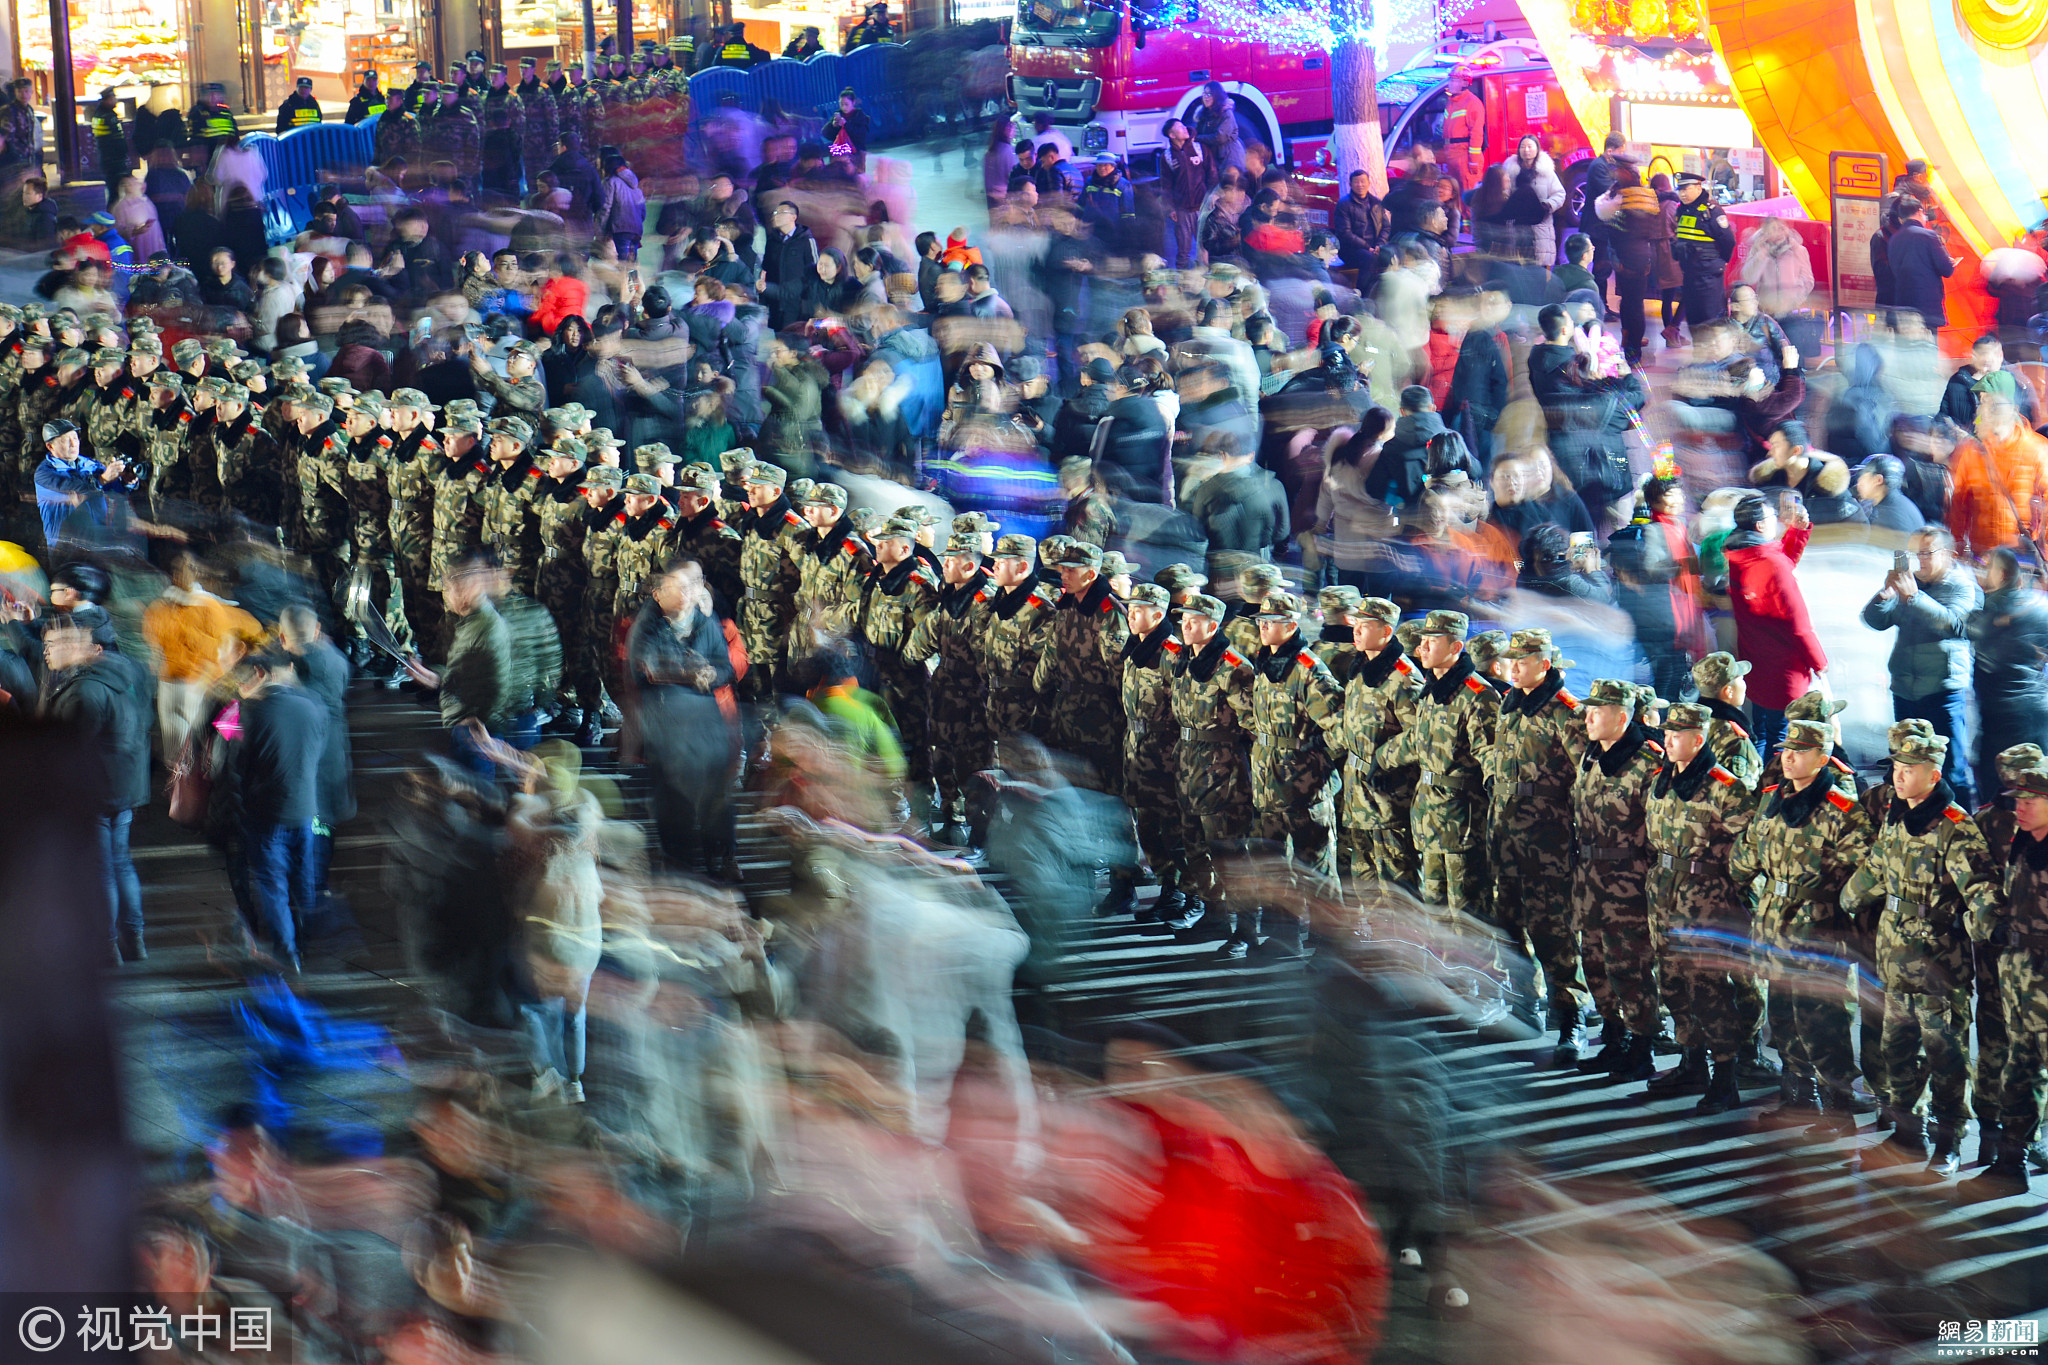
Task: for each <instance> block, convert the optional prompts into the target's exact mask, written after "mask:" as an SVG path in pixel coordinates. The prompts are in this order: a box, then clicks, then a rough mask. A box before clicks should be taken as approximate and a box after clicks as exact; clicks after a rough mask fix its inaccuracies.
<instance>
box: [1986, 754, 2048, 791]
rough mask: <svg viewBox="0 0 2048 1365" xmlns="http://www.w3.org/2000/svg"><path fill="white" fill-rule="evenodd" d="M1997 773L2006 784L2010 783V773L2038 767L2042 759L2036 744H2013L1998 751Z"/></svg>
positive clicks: (2009, 784)
mask: <svg viewBox="0 0 2048 1365" xmlns="http://www.w3.org/2000/svg"><path fill="white" fill-rule="evenodd" d="M1997 761H1998V775H1999V777H2000V778H2002V779H2003V780H2004V782H2005V784H2006V785H2007V786H2011V785H2012V775H2013V774H2014V773H2016V772H2018V771H2019V770H2020V769H2022V768H2037V767H2040V766H2041V764H2042V763H2043V762H2044V761H2048V760H2044V759H2043V757H2042V754H2041V746H2040V745H2038V744H2015V745H2013V746H2012V747H2011V748H2010V749H2000V750H1999V751H1998V760H1997Z"/></svg>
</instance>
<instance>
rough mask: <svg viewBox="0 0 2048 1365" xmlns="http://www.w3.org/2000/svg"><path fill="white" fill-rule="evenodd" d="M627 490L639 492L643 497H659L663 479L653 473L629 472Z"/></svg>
mask: <svg viewBox="0 0 2048 1365" xmlns="http://www.w3.org/2000/svg"><path fill="white" fill-rule="evenodd" d="M626 491H627V492H628V493H638V494H639V495H640V496H641V497H643V498H658V497H660V496H661V480H659V479H657V478H655V477H654V476H653V475H652V474H628V475H627V476H626Z"/></svg>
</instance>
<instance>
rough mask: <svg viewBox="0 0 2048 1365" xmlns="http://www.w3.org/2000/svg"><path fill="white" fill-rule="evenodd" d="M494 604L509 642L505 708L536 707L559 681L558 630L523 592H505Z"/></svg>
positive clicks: (519, 711) (518, 710) (514, 711)
mask: <svg viewBox="0 0 2048 1365" xmlns="http://www.w3.org/2000/svg"><path fill="white" fill-rule="evenodd" d="M497 608H498V615H500V616H502V617H504V618H505V634H506V636H507V637H508V639H509V640H510V642H511V645H512V649H511V664H512V676H510V677H509V678H507V679H506V680H505V684H506V685H505V690H506V692H507V693H508V694H509V695H508V696H507V699H506V708H505V709H506V710H507V711H508V712H509V713H510V714H512V715H519V714H522V713H524V712H527V711H533V710H537V709H538V708H540V707H541V706H544V705H546V704H547V702H548V701H549V699H550V698H552V697H553V696H554V695H555V691H556V689H557V688H559V687H560V686H561V683H562V635H561V632H560V631H559V630H558V629H557V628H556V626H555V618H554V617H553V616H551V615H549V613H548V609H547V608H546V607H544V606H542V605H541V604H540V603H538V602H536V601H534V600H533V599H532V598H531V597H528V596H527V595H526V594H524V593H519V592H508V593H506V594H505V595H504V596H503V597H500V598H499V599H497Z"/></svg>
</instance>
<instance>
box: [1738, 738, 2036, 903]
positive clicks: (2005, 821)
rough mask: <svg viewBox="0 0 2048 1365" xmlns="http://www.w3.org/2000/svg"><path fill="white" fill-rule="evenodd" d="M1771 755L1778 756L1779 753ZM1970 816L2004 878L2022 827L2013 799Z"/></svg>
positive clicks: (2007, 798) (2001, 876)
mask: <svg viewBox="0 0 2048 1365" xmlns="http://www.w3.org/2000/svg"><path fill="white" fill-rule="evenodd" d="M1771 757H1773V758H1776V757H1777V755H1776V754H1773V755H1771ZM1970 818H1971V819H1972V820H1975V821H1976V822H1977V832H1978V833H1979V834H1982V835H1983V836H1984V847H1985V848H1987V849H1989V850H1990V851H1991V866H1992V867H1994V868H1996V869H1997V875H1998V876H1999V878H2000V879H2001V880H2003V878H2004V877H2005V870H2006V868H2008V867H2010V866H2011V865H2012V852H2013V847H2014V845H2013V838H2012V837H2013V835H2014V834H2016V833H2018V832H2019V827H2020V825H2019V816H2018V814H2017V813H2015V812H2014V810H2013V808H2012V799H2011V798H2010V797H2001V798H2000V799H1998V800H1996V801H1994V802H1992V803H1991V804H1990V805H1988V806H1979V807H1978V808H1977V812H1976V814H1974V815H1972V816H1971V817H1970Z"/></svg>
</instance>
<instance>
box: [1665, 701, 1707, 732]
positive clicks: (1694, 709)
mask: <svg viewBox="0 0 2048 1365" xmlns="http://www.w3.org/2000/svg"><path fill="white" fill-rule="evenodd" d="M1713 718H1714V713H1713V712H1712V711H1709V710H1708V709H1707V708H1706V707H1704V706H1702V705H1700V704H1699V703H1698V702H1696V701H1675V702H1673V703H1671V709H1670V710H1668V711H1666V712H1665V713H1664V728H1665V729H1666V730H1704V729H1706V728H1707V722H1708V721H1710V720H1712V719H1713Z"/></svg>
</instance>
